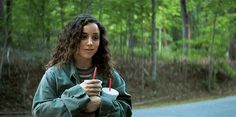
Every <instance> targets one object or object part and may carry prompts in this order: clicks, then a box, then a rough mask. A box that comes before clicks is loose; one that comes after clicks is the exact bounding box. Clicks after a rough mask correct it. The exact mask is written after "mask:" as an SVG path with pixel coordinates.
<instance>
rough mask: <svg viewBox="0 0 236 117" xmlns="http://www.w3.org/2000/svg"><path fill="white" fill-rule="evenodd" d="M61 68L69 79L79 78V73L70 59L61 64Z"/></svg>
mask: <svg viewBox="0 0 236 117" xmlns="http://www.w3.org/2000/svg"><path fill="white" fill-rule="evenodd" d="M63 69H64V71H65V73H66V75H67V76H68V77H69V78H70V79H71V78H75V79H77V80H79V73H78V71H77V69H76V67H75V63H74V62H73V61H72V60H71V61H69V62H68V63H66V64H64V65H63Z"/></svg>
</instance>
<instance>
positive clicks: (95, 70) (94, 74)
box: [93, 67, 97, 79]
mask: <svg viewBox="0 0 236 117" xmlns="http://www.w3.org/2000/svg"><path fill="white" fill-rule="evenodd" d="M96 73H97V67H95V68H94V72H93V79H96Z"/></svg>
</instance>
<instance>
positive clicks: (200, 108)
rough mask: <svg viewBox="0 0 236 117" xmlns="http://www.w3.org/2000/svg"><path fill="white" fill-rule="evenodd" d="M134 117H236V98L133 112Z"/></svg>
mask: <svg viewBox="0 0 236 117" xmlns="http://www.w3.org/2000/svg"><path fill="white" fill-rule="evenodd" d="M133 117H236V96H230V97H225V98H220V99H215V100H208V101H201V102H194V103H188V104H180V105H174V106H164V107H158V108H145V109H135V110H133Z"/></svg>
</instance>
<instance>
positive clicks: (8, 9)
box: [6, 0, 13, 46]
mask: <svg viewBox="0 0 236 117" xmlns="http://www.w3.org/2000/svg"><path fill="white" fill-rule="evenodd" d="M12 3H13V1H12V0H6V32H7V34H6V40H7V42H6V44H7V45H6V46H10V43H11V41H12V37H11V22H12Z"/></svg>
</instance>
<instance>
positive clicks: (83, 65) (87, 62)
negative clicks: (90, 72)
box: [75, 59, 92, 69]
mask: <svg viewBox="0 0 236 117" xmlns="http://www.w3.org/2000/svg"><path fill="white" fill-rule="evenodd" d="M75 65H76V67H77V68H80V69H88V68H90V67H91V66H92V59H80V60H75Z"/></svg>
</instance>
